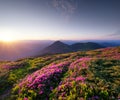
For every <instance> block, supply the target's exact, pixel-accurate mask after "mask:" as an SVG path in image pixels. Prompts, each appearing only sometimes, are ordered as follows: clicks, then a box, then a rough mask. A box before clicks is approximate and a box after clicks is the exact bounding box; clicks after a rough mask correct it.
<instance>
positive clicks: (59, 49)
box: [41, 41, 72, 54]
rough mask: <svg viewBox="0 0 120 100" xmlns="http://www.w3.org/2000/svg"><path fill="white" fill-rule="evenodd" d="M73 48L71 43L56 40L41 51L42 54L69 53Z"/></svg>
mask: <svg viewBox="0 0 120 100" xmlns="http://www.w3.org/2000/svg"><path fill="white" fill-rule="evenodd" d="M71 51H72V49H71V48H70V46H69V45H67V44H64V43H62V42H61V41H56V42H54V43H53V44H51V45H50V46H48V47H46V48H45V49H43V50H42V51H41V54H56V53H67V52H71Z"/></svg>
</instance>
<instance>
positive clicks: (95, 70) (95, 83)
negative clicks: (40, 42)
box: [0, 47, 120, 100]
mask: <svg viewBox="0 0 120 100" xmlns="http://www.w3.org/2000/svg"><path fill="white" fill-rule="evenodd" d="M119 99H120V47H114V48H104V49H97V50H91V51H87V52H84V51H83V52H80V51H79V52H74V53H66V54H57V55H49V56H43V57H37V58H26V59H21V60H18V61H15V62H10V61H1V62H0V100H119Z"/></svg>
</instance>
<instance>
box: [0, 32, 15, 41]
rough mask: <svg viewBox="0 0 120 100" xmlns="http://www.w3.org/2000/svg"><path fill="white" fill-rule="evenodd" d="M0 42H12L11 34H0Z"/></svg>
mask: <svg viewBox="0 0 120 100" xmlns="http://www.w3.org/2000/svg"><path fill="white" fill-rule="evenodd" d="M0 41H2V42H13V41H15V39H14V38H13V36H12V35H11V34H0Z"/></svg>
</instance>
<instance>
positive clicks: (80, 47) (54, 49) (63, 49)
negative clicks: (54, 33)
mask: <svg viewBox="0 0 120 100" xmlns="http://www.w3.org/2000/svg"><path fill="white" fill-rule="evenodd" d="M99 48H104V46H102V45H100V44H97V43H94V42H86V43H74V44H72V45H68V44H65V43H63V42H61V41H56V42H54V43H53V44H51V45H50V46H48V47H46V48H44V49H43V50H42V51H41V52H40V53H41V55H44V54H57V53H68V52H75V51H88V50H94V49H99Z"/></svg>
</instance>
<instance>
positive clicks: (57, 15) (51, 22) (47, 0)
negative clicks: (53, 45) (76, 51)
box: [0, 0, 120, 42]
mask: <svg viewBox="0 0 120 100" xmlns="http://www.w3.org/2000/svg"><path fill="white" fill-rule="evenodd" d="M119 5H120V1H119V0H101V1H97V0H91V1H89V0H85V1H84V0H65V1H64V0H59V1H58V0H40V1H39V0H24V1H23V0H17V1H16V0H2V1H0V9H1V10H0V13H1V18H0V22H1V23H0V40H1V41H7V42H10V41H17V40H120V29H119V28H120V20H119V18H120V12H119V10H120V6H119Z"/></svg>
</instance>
